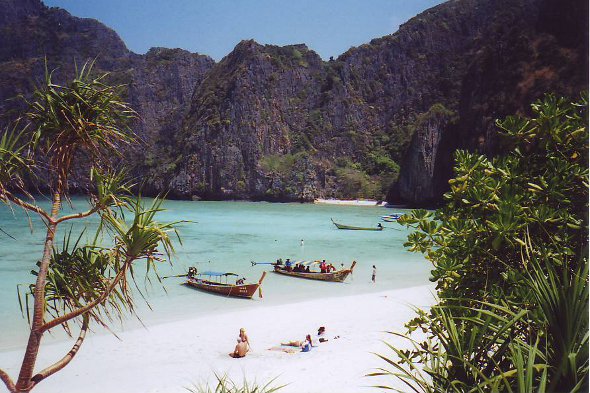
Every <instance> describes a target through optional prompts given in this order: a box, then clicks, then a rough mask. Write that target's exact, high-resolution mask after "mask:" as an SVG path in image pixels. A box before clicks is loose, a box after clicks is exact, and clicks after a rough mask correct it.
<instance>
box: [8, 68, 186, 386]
mask: <svg viewBox="0 0 590 393" xmlns="http://www.w3.org/2000/svg"><path fill="white" fill-rule="evenodd" d="M104 77H105V75H102V76H98V77H95V76H93V74H92V64H86V65H84V67H82V68H81V69H80V70H79V71H78V70H76V76H75V78H74V79H73V80H72V81H71V82H70V83H69V84H67V85H64V86H60V85H56V84H54V83H53V82H52V80H51V74H50V73H49V72H46V79H45V84H44V85H43V86H42V87H41V88H39V89H38V90H37V91H35V93H34V95H33V98H32V99H31V100H30V101H28V100H27V101H26V102H27V104H28V110H27V111H26V113H24V114H23V116H21V118H20V119H19V121H18V122H17V123H16V126H15V127H14V128H13V129H12V130H9V131H7V132H6V133H4V135H3V137H2V138H1V139H0V200H1V201H2V202H3V203H5V204H13V205H16V206H20V207H21V208H23V209H25V210H27V211H28V212H32V213H34V214H36V215H38V216H39V217H40V219H41V220H42V221H43V223H44V225H45V226H46V228H47V235H46V237H45V242H44V246H43V254H42V257H41V259H40V260H39V262H37V267H38V269H37V270H36V271H34V272H33V273H34V274H35V275H36V282H35V284H31V286H30V293H29V294H27V299H28V298H29V297H32V299H33V307H32V310H28V309H27V313H28V315H29V320H30V324H31V331H30V334H29V340H28V344H27V348H26V351H25V354H24V357H23V362H22V366H21V369H20V373H19V376H18V379H17V380H16V382H14V380H13V379H12V378H11V377H10V376H9V375H8V374H7V373H6V372H4V371H3V370H0V379H1V380H2V381H3V382H4V383H5V385H6V387H7V388H8V390H9V391H10V392H29V391H31V390H32V389H33V388H34V387H35V386H36V385H37V384H38V383H39V382H41V381H42V380H44V379H45V378H47V377H49V376H50V375H52V374H54V373H56V372H58V371H59V370H61V369H62V368H64V367H65V366H66V365H67V364H68V363H69V362H70V361H71V360H72V359H73V358H74V356H75V355H76V353H77V352H78V349H79V348H80V346H81V345H82V343H83V341H84V338H85V336H86V333H87V331H88V328H89V324H90V322H91V321H94V322H95V323H98V324H100V325H103V326H107V325H108V323H109V322H111V321H112V320H113V318H117V319H120V318H121V317H122V315H123V313H124V312H125V311H129V312H133V297H132V294H131V292H130V284H132V283H133V281H134V280H135V278H134V277H135V275H134V266H135V265H134V262H135V261H138V260H144V261H145V263H146V275H147V274H148V273H149V272H150V271H153V269H154V267H155V263H156V262H157V261H159V260H161V257H162V252H163V253H164V254H165V255H167V256H170V254H171V253H172V252H173V251H174V250H173V246H172V243H171V239H170V237H169V232H170V231H172V232H174V231H175V230H174V224H160V223H157V222H156V221H155V220H154V216H155V215H156V213H157V212H158V211H160V210H162V209H161V208H160V206H161V200H158V199H156V200H155V201H154V202H153V203H152V204H151V206H145V205H144V203H143V202H142V201H141V200H140V199H139V198H137V199H134V198H132V197H130V196H129V191H128V187H129V186H130V185H129V184H128V183H126V181H125V177H124V175H123V173H122V172H121V171H116V170H114V169H113V168H112V165H111V163H112V162H113V161H114V160H113V159H112V158H113V156H116V155H117V154H118V148H119V147H120V146H122V145H123V144H129V143H131V142H133V141H134V138H133V135H132V133H131V130H129V129H128V127H127V125H126V124H127V123H128V121H129V120H130V119H131V118H133V117H134V111H133V110H131V109H130V108H129V107H128V106H127V104H126V103H124V102H122V101H121V100H120V98H119V95H118V91H119V89H118V87H112V86H108V85H105V84H104V83H103V78H104ZM23 124H24V126H23V127H20V128H19V125H23ZM82 158H83V159H84V160H87V161H88V162H89V163H90V164H91V168H92V169H91V179H92V180H93V181H94V182H95V186H94V189H92V190H91V191H90V192H89V202H90V208H89V210H87V211H85V212H79V213H75V214H69V215H63V214H61V215H60V211H61V207H62V203H63V201H66V200H67V199H68V189H69V178H70V175H71V173H72V171H73V170H74V169H75V167H76V164H77V162H78V161H79V160H80V159H82ZM37 176H38V177H39V178H40V179H46V186H47V189H49V190H50V192H51V210H50V211H46V210H44V209H43V208H42V207H40V205H39V204H37V203H36V201H35V199H34V198H33V197H32V195H30V194H28V193H26V192H25V191H24V187H23V184H24V180H23V179H25V178H27V177H29V178H31V177H37ZM18 191H20V194H18V193H17V192H18ZM23 194H24V196H19V195H23ZM125 212H127V213H129V212H130V213H131V215H132V216H133V217H132V220H127V221H126V220H125ZM94 214H97V215H98V216H99V217H100V225H99V228H98V230H97V234H96V236H95V238H94V241H93V242H91V243H90V244H87V245H80V241H81V237H82V236H80V238H79V239H78V240H77V241H76V242H73V243H74V244H73V245H71V242H70V237H71V236H70V235H71V234H69V233H66V235H64V245H63V247H61V248H59V247H57V246H56V245H55V237H56V233H57V229H58V226H59V225H60V224H63V223H67V222H71V220H78V219H83V218H85V217H88V216H91V215H94ZM105 233H106V234H108V235H109V236H106V237H105V238H106V239H108V240H105V239H103V238H102V234H105ZM107 241H112V242H113V245H112V246H111V247H106V246H105V243H107ZM160 250H161V251H162V252H161V251H160ZM128 273H131V274H128ZM27 304H28V302H27ZM72 324H79V326H80V332H79V334H78V336H77V339H76V341H75V343H74V345H73V347H72V349H71V350H70V351H69V352H68V353H67V354H65V356H64V357H63V358H62V359H60V360H57V361H56V362H55V363H54V364H52V365H50V366H48V367H47V368H45V369H43V370H41V371H38V372H35V363H36V360H37V354H38V352H39V349H40V345H41V339H42V337H43V335H44V334H45V333H47V332H48V331H50V329H52V328H56V327H59V326H61V327H63V328H64V329H65V330H66V332H68V334H70V333H71V325H72Z"/></svg>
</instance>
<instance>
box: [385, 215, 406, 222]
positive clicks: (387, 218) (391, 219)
mask: <svg viewBox="0 0 590 393" xmlns="http://www.w3.org/2000/svg"><path fill="white" fill-rule="evenodd" d="M403 215H404V213H392V214H388V215H386V216H381V220H383V221H385V222H395V221H397V220H399V219H400V217H401V216H403Z"/></svg>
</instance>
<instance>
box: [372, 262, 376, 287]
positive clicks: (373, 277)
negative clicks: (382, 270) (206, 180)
mask: <svg viewBox="0 0 590 393" xmlns="http://www.w3.org/2000/svg"><path fill="white" fill-rule="evenodd" d="M375 276H377V268H376V267H375V265H373V275H372V276H371V281H372V282H373V283H375Z"/></svg>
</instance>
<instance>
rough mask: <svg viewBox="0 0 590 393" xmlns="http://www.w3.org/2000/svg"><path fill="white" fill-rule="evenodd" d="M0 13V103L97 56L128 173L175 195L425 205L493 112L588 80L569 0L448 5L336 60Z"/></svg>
mask: <svg viewBox="0 0 590 393" xmlns="http://www.w3.org/2000/svg"><path fill="white" fill-rule="evenodd" d="M0 7H1V9H2V10H3V11H4V12H3V14H2V15H0V31H1V32H2V33H3V37H5V39H4V40H3V41H2V42H0V71H1V72H0V99H1V100H2V103H0V109H4V110H5V109H8V108H10V105H14V104H13V103H12V102H9V103H5V102H4V99H5V98H8V97H12V96H14V95H15V94H17V93H23V94H27V93H28V92H30V91H31V90H32V86H33V85H32V80H34V79H35V78H37V79H39V78H40V77H41V76H42V75H43V64H44V60H43V59H44V57H45V56H46V57H47V59H48V62H49V64H50V66H51V67H55V66H60V69H59V71H58V72H57V77H58V78H62V77H63V75H66V74H71V71H72V67H73V59H77V61H78V62H79V63H81V62H82V61H84V59H87V58H94V57H97V67H98V68H99V69H101V70H105V71H110V72H112V76H111V77H112V80H113V81H114V82H121V83H127V84H128V91H127V94H128V98H129V100H130V101H131V104H132V105H133V106H134V107H135V108H136V110H137V111H138V113H139V114H140V116H141V121H140V122H138V124H137V125H136V127H135V128H136V129H137V130H138V131H139V133H140V135H141V136H142V138H143V140H144V141H145V144H143V145H142V146H141V147H140V148H138V149H136V150H135V151H132V152H130V153H129V161H130V164H131V165H132V166H133V167H134V171H135V173H136V174H137V175H138V176H141V178H142V179H143V180H144V182H145V189H146V190H147V192H148V193H157V192H162V191H169V195H170V196H171V197H177V198H207V199H223V198H251V199H266V200H310V199H313V198H315V197H344V198H350V197H362V196H365V197H377V198H379V197H381V196H383V195H385V194H388V200H391V201H395V202H405V203H408V204H412V205H429V204H433V203H436V202H437V201H438V200H440V196H441V194H442V192H444V190H445V189H446V186H447V183H446V180H447V179H448V178H449V177H450V175H451V168H452V152H453V151H454V150H455V149H457V148H466V149H471V150H477V151H481V152H482V153H485V154H496V153H498V152H501V145H500V144H499V142H498V138H497V135H496V131H495V128H494V120H495V119H496V118H499V117H503V116H505V115H507V114H511V113H514V112H518V111H526V110H527V108H528V106H529V104H530V102H531V101H533V100H534V99H536V98H539V97H540V96H541V95H542V94H543V93H545V92H555V93H557V94H560V95H576V94H577V93H578V92H579V91H581V90H583V89H587V85H588V76H587V69H588V4H587V3H585V2H579V1H574V0H568V1H565V2H564V1H562V2H559V1H557V0H454V1H449V2H447V3H444V4H442V5H440V6H437V7H434V8H432V9H430V10H427V11H425V12H423V13H422V14H420V15H418V16H416V17H415V18H413V19H411V20H410V21H408V22H407V23H406V24H404V25H402V26H401V27H400V29H399V31H398V32H397V33H395V34H392V35H389V36H385V37H382V38H378V39H375V40H372V41H371V42H370V43H367V44H365V45H361V46H360V47H358V48H351V49H350V50H349V51H347V52H346V53H344V54H342V55H341V56H339V57H338V58H337V59H335V60H330V61H323V60H322V59H321V58H320V57H319V56H318V55H317V54H316V53H315V52H313V51H312V50H310V49H309V48H307V47H306V46H305V45H303V44H300V45H290V46H285V47H277V46H271V45H260V44H258V43H256V42H254V41H242V42H241V43H240V44H238V45H237V46H236V48H235V49H234V50H233V51H232V52H231V53H230V54H228V55H227V56H226V57H225V58H224V59H223V60H221V61H220V62H219V63H215V62H214V61H213V60H212V59H210V58H209V57H207V56H203V55H198V54H192V53H189V52H186V51H183V50H180V49H164V48H155V49H152V50H150V51H149V52H148V53H147V54H146V55H137V54H134V53H132V52H130V51H129V50H127V49H126V47H125V45H124V44H123V42H122V41H121V40H120V39H119V37H118V36H117V35H116V33H115V32H113V31H112V30H110V29H108V28H107V27H105V26H103V25H102V24H100V23H99V22H97V21H94V20H89V19H80V18H75V17H72V16H71V15H69V14H68V13H67V12H66V11H63V10H60V9H53V8H47V7H45V6H43V5H42V3H40V1H38V0H23V1H18V2H17V1H16V0H0ZM391 184H393V186H391V187H390V185H391Z"/></svg>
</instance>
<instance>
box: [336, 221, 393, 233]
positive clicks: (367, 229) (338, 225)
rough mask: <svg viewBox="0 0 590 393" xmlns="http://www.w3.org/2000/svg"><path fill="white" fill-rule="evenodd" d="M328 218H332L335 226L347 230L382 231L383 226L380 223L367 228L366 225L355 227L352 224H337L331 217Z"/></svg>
mask: <svg viewBox="0 0 590 393" xmlns="http://www.w3.org/2000/svg"><path fill="white" fill-rule="evenodd" d="M330 220H332V223H333V224H334V225H336V228H338V229H348V230H352V231H382V230H383V226H382V225H381V224H377V226H376V227H374V228H367V227H355V226H352V225H344V224H339V223H337V222H336V221H334V220H333V219H332V218H330Z"/></svg>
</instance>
